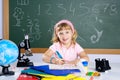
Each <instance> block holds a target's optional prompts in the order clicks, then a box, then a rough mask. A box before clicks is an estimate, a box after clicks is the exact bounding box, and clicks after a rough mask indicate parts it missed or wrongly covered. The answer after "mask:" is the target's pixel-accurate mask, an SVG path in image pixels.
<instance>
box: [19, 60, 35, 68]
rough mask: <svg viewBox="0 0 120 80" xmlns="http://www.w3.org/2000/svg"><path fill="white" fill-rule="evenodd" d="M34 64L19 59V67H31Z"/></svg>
mask: <svg viewBox="0 0 120 80" xmlns="http://www.w3.org/2000/svg"><path fill="white" fill-rule="evenodd" d="M30 66H34V64H33V62H24V61H18V63H17V67H30Z"/></svg>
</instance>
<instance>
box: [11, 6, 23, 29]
mask: <svg viewBox="0 0 120 80" xmlns="http://www.w3.org/2000/svg"><path fill="white" fill-rule="evenodd" d="M23 16H24V12H23V10H22V9H21V8H18V7H16V8H15V9H14V13H13V17H14V18H15V19H16V21H17V22H16V24H15V26H18V27H20V26H21V20H22V19H23Z"/></svg>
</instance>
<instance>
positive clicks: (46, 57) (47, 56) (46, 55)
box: [43, 49, 64, 64]
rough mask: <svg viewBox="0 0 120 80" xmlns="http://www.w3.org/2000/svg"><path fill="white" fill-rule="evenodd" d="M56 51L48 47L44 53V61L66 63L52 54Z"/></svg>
mask: <svg viewBox="0 0 120 80" xmlns="http://www.w3.org/2000/svg"><path fill="white" fill-rule="evenodd" d="M53 54H54V52H53V51H52V50H51V49H48V50H47V51H46V52H45V53H44V54H43V61H45V62H47V63H52V64H64V60H62V59H58V58H55V57H54V56H52V55H53Z"/></svg>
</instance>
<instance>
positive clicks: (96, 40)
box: [90, 28, 103, 43]
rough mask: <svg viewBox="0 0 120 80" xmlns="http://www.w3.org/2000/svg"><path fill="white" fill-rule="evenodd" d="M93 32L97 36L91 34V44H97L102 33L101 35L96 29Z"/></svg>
mask: <svg viewBox="0 0 120 80" xmlns="http://www.w3.org/2000/svg"><path fill="white" fill-rule="evenodd" d="M95 31H96V33H97V35H95V34H93V35H92V36H91V37H90V40H91V42H92V43H96V42H99V40H100V38H101V36H102V33H103V30H101V31H98V30H97V29H96V28H95Z"/></svg>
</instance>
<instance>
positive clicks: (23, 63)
mask: <svg viewBox="0 0 120 80" xmlns="http://www.w3.org/2000/svg"><path fill="white" fill-rule="evenodd" d="M18 49H19V55H18V63H17V67H30V66H33V62H30V60H29V58H24V56H33V55H32V51H31V49H30V42H29V37H28V35H25V39H24V40H23V41H22V42H20V43H19V45H18ZM22 49H24V50H25V53H24V54H21V50H22Z"/></svg>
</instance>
